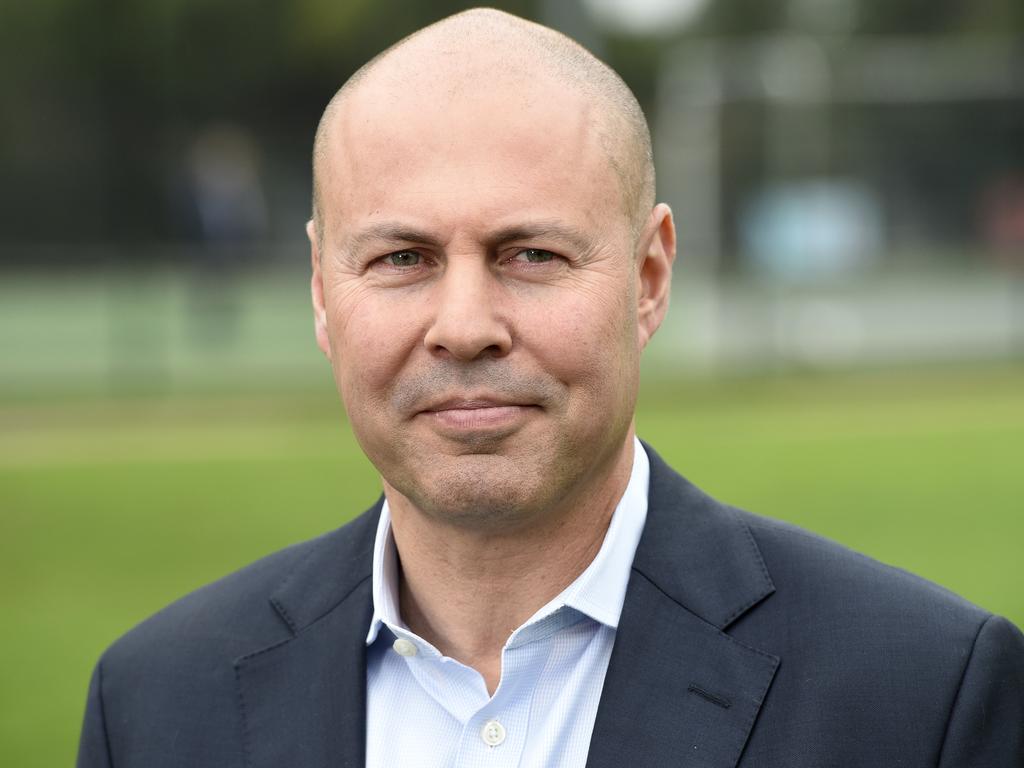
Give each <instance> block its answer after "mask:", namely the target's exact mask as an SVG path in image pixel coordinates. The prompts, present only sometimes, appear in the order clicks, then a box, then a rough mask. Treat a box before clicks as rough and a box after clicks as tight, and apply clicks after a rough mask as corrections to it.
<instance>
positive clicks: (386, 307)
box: [328, 288, 418, 416]
mask: <svg viewBox="0 0 1024 768" xmlns="http://www.w3.org/2000/svg"><path fill="white" fill-rule="evenodd" d="M414 316H415V312H414V311H413V310H412V308H410V307H407V306H404V305H403V303H402V302H396V301H392V300H387V297H381V296H379V295H376V294H373V293H371V292H369V291H365V290H361V289H358V288H357V289H354V290H348V291H346V290H339V291H337V292H335V293H333V295H332V296H331V298H330V305H329V309H328V328H329V334H328V335H329V337H330V343H331V353H332V366H333V368H334V377H335V380H336V381H337V384H338V389H339V391H340V394H341V396H342V399H343V401H344V403H345V407H346V410H347V411H348V412H349V415H350V416H355V415H356V414H355V413H353V410H354V409H358V410H362V411H365V410H369V409H375V406H374V403H377V402H379V401H380V400H381V399H383V398H386V396H387V391H388V388H389V387H390V385H391V382H392V381H394V379H395V376H396V375H397V373H398V372H399V371H400V370H401V368H402V365H403V364H404V362H405V360H406V359H407V358H408V356H409V353H410V350H411V349H412V348H413V347H414V346H415V345H416V343H417V333H418V329H417V328H416V326H415V322H414V321H413V318H414Z"/></svg>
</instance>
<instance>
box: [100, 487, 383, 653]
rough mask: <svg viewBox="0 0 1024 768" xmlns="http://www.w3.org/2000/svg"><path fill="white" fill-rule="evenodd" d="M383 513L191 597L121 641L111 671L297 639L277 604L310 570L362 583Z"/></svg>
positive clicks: (363, 517)
mask: <svg viewBox="0 0 1024 768" xmlns="http://www.w3.org/2000/svg"><path fill="white" fill-rule="evenodd" d="M376 511H377V508H376V507H375V508H371V509H370V510H368V511H367V512H365V513H363V514H362V515H360V516H359V517H357V518H356V519H354V520H353V521H352V522H350V523H348V524H347V525H345V526H343V527H341V528H339V529H337V530H334V531H331V532H329V533H325V534H323V535H321V536H318V537H316V538H314V539H310V540H308V541H304V542H301V543H298V544H294V545H292V546H289V547H287V548H284V549H281V550H279V551H277V552H274V553H272V554H270V555H267V556H266V557H263V558H261V559H259V560H257V561H255V562H253V563H251V564H249V565H247V566H246V567H244V568H242V569H240V570H238V571H235V572H234V573H231V574H229V575H227V576H225V577H223V578H221V579H218V580H217V581H215V582H212V583H210V584H207V585H205V586H203V587H201V588H199V589H197V590H195V591H194V592H191V593H189V594H187V595H185V596H184V597H182V598H180V599H179V600H177V601H175V602H173V603H171V604H170V605H168V606H167V607H165V608H163V609H162V610H160V611H158V612H157V613H155V614H154V615H152V616H150V617H149V618H148V619H146V620H145V621H143V622H141V623H140V624H138V625H137V626H135V627H134V628H133V629H131V630H129V631H128V632H127V633H126V634H124V635H123V636H122V637H120V638H119V639H118V640H117V641H115V642H114V643H113V644H112V645H111V646H110V648H108V649H107V651H106V653H105V654H104V656H103V660H102V662H103V664H104V666H105V667H109V666H116V667H122V668H124V667H128V668H134V667H137V666H140V665H142V664H145V665H148V666H152V663H153V660H154V658H156V659H159V658H168V657H173V659H174V662H175V663H202V660H203V659H211V660H213V659H216V663H220V662H222V660H223V659H225V658H229V659H234V658H237V657H239V656H242V655H244V654H247V653H251V652H252V651H253V650H255V649H258V648H262V647H266V646H269V645H273V644H274V643H277V642H280V641H282V640H283V639H285V638H287V637H288V636H290V635H291V634H293V631H294V627H292V626H290V625H289V617H288V615H287V613H286V612H284V611H283V610H282V608H281V606H280V605H275V603H274V600H273V597H274V595H275V594H276V593H277V592H279V591H280V590H281V589H283V588H286V587H287V586H288V584H289V582H290V581H291V580H292V579H293V578H294V577H295V574H297V573H301V572H303V570H304V569H306V568H308V567H310V564H311V563H317V562H319V561H330V562H332V563H333V565H334V567H335V569H336V570H337V571H338V572H339V573H340V574H342V575H343V576H347V577H348V578H350V579H353V580H356V579H360V578H363V576H364V575H363V574H362V571H363V570H366V569H367V568H368V563H369V562H370V560H369V558H370V557H372V553H371V552H370V551H369V549H370V547H372V530H373V529H374V527H375V522H376Z"/></svg>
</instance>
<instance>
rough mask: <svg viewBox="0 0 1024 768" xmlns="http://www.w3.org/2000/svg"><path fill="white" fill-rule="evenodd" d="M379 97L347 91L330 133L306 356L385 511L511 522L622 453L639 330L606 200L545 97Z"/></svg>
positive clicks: (573, 100) (552, 89)
mask: <svg viewBox="0 0 1024 768" xmlns="http://www.w3.org/2000/svg"><path fill="white" fill-rule="evenodd" d="M452 90H453V91H458V89H452ZM389 93H390V92H389V91H388V90H387V89H376V90H374V89H369V88H366V89H362V88H360V89H357V90H356V92H355V93H354V94H352V95H351V96H350V97H349V99H348V101H347V103H346V104H345V106H344V108H343V110H342V111H341V113H340V114H339V115H337V117H336V123H335V124H334V125H333V128H332V130H331V134H330V138H329V143H328V146H329V149H328V155H327V158H326V161H325V162H324V163H323V165H322V168H321V180H320V183H321V198H320V199H321V201H322V202H321V205H322V218H323V232H322V239H321V243H322V245H321V247H320V248H319V249H318V247H317V240H316V238H315V237H313V236H312V235H311V239H313V246H314V247H313V250H314V254H313V267H314V275H313V293H314V308H315V310H316V315H317V325H318V328H317V330H318V333H317V337H318V342H319V343H320V346H321V348H322V349H323V350H324V352H325V353H326V354H327V355H328V357H329V358H330V359H331V362H332V367H333V369H334V376H335V379H336V381H337V384H338V389H339V391H340V393H341V396H342V399H343V401H344V404H345V407H346V410H347V412H348V416H349V419H350V422H351V424H352V428H353V430H354V432H355V435H356V437H357V439H358V440H359V442H360V444H361V445H362V447H363V450H364V451H365V452H366V454H367V456H368V457H369V458H370V460H371V461H372V462H373V463H374V465H375V466H376V467H377V469H378V470H379V471H380V473H381V475H382V476H383V478H384V481H385V483H386V486H387V490H388V492H389V497H390V494H391V493H393V492H395V491H397V492H398V493H400V494H402V495H403V496H405V497H406V498H407V499H409V500H410V501H411V502H412V503H413V504H415V505H416V506H417V507H418V508H419V509H420V510H422V511H424V512H425V513H427V514H429V515H432V516H435V517H437V518H439V519H444V520H447V521H449V522H452V523H455V524H460V525H472V526H481V525H484V526H487V525H494V524H515V523H518V522H525V521H527V520H529V519H530V518H531V517H533V516H536V515H539V514H544V513H545V510H550V509H552V508H553V507H556V506H558V505H560V504H569V503H572V501H573V499H575V498H577V497H578V496H580V494H581V490H582V489H584V488H585V487H586V486H587V484H588V483H593V482H594V481H595V480H596V477H597V476H598V475H600V473H601V472H602V471H605V470H607V469H609V468H610V467H611V466H612V465H613V464H614V462H615V461H616V460H619V459H620V458H621V456H622V455H623V454H624V451H625V450H626V449H625V446H627V445H628V442H629V440H630V439H631V435H632V427H631V424H632V415H633V409H634V404H635V397H636V389H637V378H638V364H639V354H640V348H641V346H642V345H643V343H645V342H646V339H647V337H648V335H649V333H650V332H653V328H647V327H646V324H645V323H641V325H645V327H643V328H638V309H637V307H638V290H642V279H641V274H640V273H641V271H642V270H640V269H639V268H638V263H637V260H636V259H635V254H634V248H635V244H634V242H633V237H632V234H631V230H630V222H629V221H628V219H627V216H626V215H625V213H624V210H623V203H622V193H621V188H620V185H619V182H618V179H617V177H616V175H615V174H614V172H613V170H612V169H611V167H610V165H609V161H608V158H607V155H606V153H605V152H604V150H603V149H602V147H601V146H600V144H599V143H598V139H597V138H596V136H595V131H594V130H593V123H594V122H595V115H594V114H593V106H592V105H591V104H588V102H587V101H586V100H585V99H584V98H583V97H582V96H581V95H579V94H576V93H574V92H573V91H571V90H569V89H566V88H564V87H561V86H559V85H557V84H554V83H550V82H544V81H541V82H533V83H531V84H530V85H529V87H528V88H526V87H517V86H513V85H507V84H506V85H496V86H495V87H494V88H491V89H478V91H473V92H466V91H465V90H463V92H456V93H455V94H454V95H453V94H452V92H451V91H448V92H445V91H444V90H441V91H440V92H433V93H431V92H429V91H428V92H423V93H420V94H418V95H410V94H409V93H408V92H405V93H403V94H402V96H401V98H396V97H394V96H391V95H389ZM311 232H312V228H311ZM318 251H319V252H318ZM640 261H641V262H642V259H641V260H640ZM659 319H660V315H659Z"/></svg>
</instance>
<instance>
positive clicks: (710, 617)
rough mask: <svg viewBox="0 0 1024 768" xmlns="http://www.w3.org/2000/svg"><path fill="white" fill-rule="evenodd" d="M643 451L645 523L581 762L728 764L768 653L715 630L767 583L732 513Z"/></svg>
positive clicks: (606, 767) (761, 684)
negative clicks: (647, 473)
mask: <svg viewBox="0 0 1024 768" xmlns="http://www.w3.org/2000/svg"><path fill="white" fill-rule="evenodd" d="M645 447H646V446H645ZM647 453H648V455H649V457H650V459H651V484H650V491H649V495H648V513H647V524H646V526H645V528H644V534H643V537H642V538H641V540H640V545H639V546H638V548H637V553H636V557H635V559H634V564H633V571H632V573H631V575H630V581H629V587H628V589H627V592H626V601H625V605H624V606H623V611H622V616H621V618H620V621H619V628H618V631H617V633H616V640H615V647H614V649H613V651H612V657H611V661H610V662H609V665H608V673H607V676H606V678H605V684H604V689H603V691H602V695H601V703H600V705H599V707H598V712H597V718H596V721H595V723H594V735H593V738H592V740H591V745H590V753H589V758H588V761H587V766H588V768H613V767H615V768H617V767H618V766H623V765H629V766H630V767H631V768H644V767H645V766H650V767H651V768H654V767H655V766H659V767H660V766H665V765H679V766H716V767H719V768H732V767H733V766H735V765H736V763H737V761H738V760H739V758H740V755H741V754H742V752H743V748H744V746H745V745H746V742H747V738H748V736H749V734H750V730H751V728H752V727H753V724H754V721H755V720H756V718H757V715H758V712H759V711H760V708H761V703H762V702H763V700H764V697H765V695H766V694H767V692H768V688H769V687H770V685H771V682H772V679H773V678H774V675H775V670H776V668H777V667H778V664H779V660H778V658H776V657H774V656H772V655H770V654H767V653H764V652H762V651H759V650H757V649H754V648H749V647H747V646H745V645H743V644H741V643H739V642H738V641H736V640H734V639H733V638H731V637H730V636H729V635H728V634H726V632H725V630H726V629H727V627H728V626H729V625H730V624H732V623H733V622H734V621H736V620H737V619H738V618H739V617H740V616H742V615H743V614H744V613H746V612H747V611H749V610H751V609H752V608H754V606H756V605H757V604H758V603H760V602H761V601H762V600H764V599H765V598H766V597H768V596H769V595H770V594H771V593H772V592H773V591H774V586H773V584H772V581H771V578H770V577H769V575H768V572H767V570H766V569H765V566H764V562H763V560H762V559H761V555H760V552H759V551H758V549H757V545H756V544H755V542H754V540H753V538H752V537H751V535H750V533H749V531H748V530H747V528H746V526H745V524H744V523H743V522H742V521H741V520H740V519H739V518H738V517H737V516H736V515H735V513H734V512H733V511H732V510H730V509H729V508H727V507H724V506H722V505H720V504H718V503H717V502H715V501H714V500H712V499H711V498H709V497H708V496H706V495H704V494H703V493H701V492H700V491H699V490H698V489H697V488H695V487H694V486H692V485H690V484H689V483H687V482H686V481H685V480H683V479H682V478H681V477H679V476H678V475H677V474H676V473H675V472H673V471H672V470H671V469H670V468H669V467H668V466H667V465H665V464H664V462H662V461H661V459H660V458H659V457H658V456H657V454H655V453H654V452H653V451H652V450H651V449H650V448H647Z"/></svg>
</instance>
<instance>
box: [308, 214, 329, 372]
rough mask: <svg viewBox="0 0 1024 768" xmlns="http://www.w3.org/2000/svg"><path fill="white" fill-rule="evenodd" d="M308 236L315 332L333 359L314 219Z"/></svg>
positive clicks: (322, 346)
mask: <svg viewBox="0 0 1024 768" xmlns="http://www.w3.org/2000/svg"><path fill="white" fill-rule="evenodd" d="M306 236H307V237H308V238H309V255H310V262H311V263H312V266H313V277H312V280H310V291H311V293H312V294H313V330H314V332H315V334H316V345H317V346H318V347H320V351H321V352H323V353H324V354H325V355H327V359H328V360H330V359H331V340H330V338H329V337H328V336H327V310H326V309H325V308H324V278H323V272H322V271H321V265H320V238H319V237H318V235H317V231H316V224H315V223H314V222H313V220H312V219H310V220H309V221H307V222H306Z"/></svg>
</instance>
